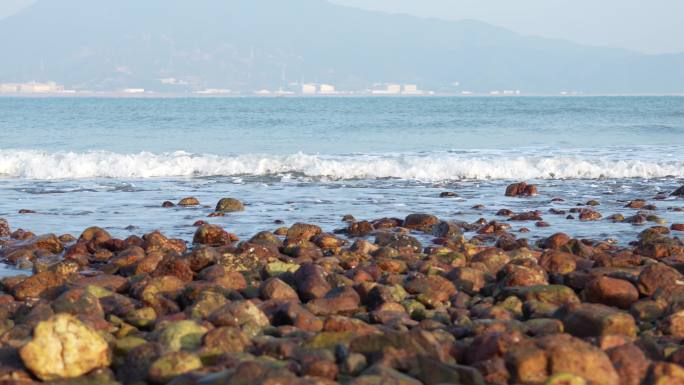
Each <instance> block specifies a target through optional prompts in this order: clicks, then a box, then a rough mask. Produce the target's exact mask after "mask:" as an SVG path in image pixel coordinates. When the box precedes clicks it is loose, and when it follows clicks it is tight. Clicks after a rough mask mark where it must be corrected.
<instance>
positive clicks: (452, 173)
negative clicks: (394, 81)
mask: <svg viewBox="0 0 684 385" xmlns="http://www.w3.org/2000/svg"><path fill="white" fill-rule="evenodd" d="M628 155H629V154H628ZM288 174H296V175H303V176H306V177H312V178H319V177H320V178H330V179H378V178H400V179H410V180H421V181H444V180H460V179H597V178H658V177H665V176H675V177H684V159H681V158H676V159H672V158H670V159H662V160H660V159H659V158H658V156H655V157H651V158H641V159H632V158H629V157H627V158H625V157H623V158H619V157H615V156H610V155H605V154H598V155H597V154H592V153H587V154H583V155H582V154H579V155H578V154H567V153H559V154H557V155H550V154H544V153H536V154H534V155H520V153H519V152H505V151H504V152H502V151H499V152H468V153H448V152H441V153H431V154H386V155H340V156H327V155H309V154H302V153H298V154H291V155H257V154H245V155H235V156H217V155H205V154H203V155H193V154H189V153H186V152H173V153H162V154H154V153H150V152H141V153H136V154H119V153H112V152H104V151H89V152H47V151H37V150H0V176H3V177H5V178H21V179H83V178H155V177H199V176H234V175H257V176H264V175H288Z"/></svg>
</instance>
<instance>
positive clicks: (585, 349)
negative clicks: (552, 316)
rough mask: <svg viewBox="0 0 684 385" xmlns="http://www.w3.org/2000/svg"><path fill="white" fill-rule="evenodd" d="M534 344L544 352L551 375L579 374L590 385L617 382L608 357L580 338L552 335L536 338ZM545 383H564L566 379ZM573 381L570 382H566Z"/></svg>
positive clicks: (615, 383) (608, 384)
mask: <svg viewBox="0 0 684 385" xmlns="http://www.w3.org/2000/svg"><path fill="white" fill-rule="evenodd" d="M537 345H538V346H539V347H540V348H542V349H543V350H545V351H546V352H547V354H548V357H549V366H548V369H549V371H550V374H551V375H553V376H556V375H561V374H566V373H567V374H572V375H575V376H579V377H582V378H584V379H586V380H588V381H589V383H590V384H592V385H619V384H620V377H619V376H618V374H617V372H616V371H615V368H614V367H613V365H612V363H611V362H610V359H609V358H608V356H607V355H606V354H605V353H604V352H603V351H601V350H600V349H598V348H596V347H594V346H592V345H590V344H588V343H586V342H584V341H582V340H580V339H577V338H572V337H571V336H569V335H567V334H556V335H551V336H548V337H543V338H541V339H539V340H538V341H537ZM552 378H554V377H552ZM547 383H551V384H554V385H556V384H558V385H560V384H567V382H547ZM574 383H577V382H574ZM574 383H573V382H570V384H574Z"/></svg>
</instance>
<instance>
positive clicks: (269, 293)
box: [259, 278, 299, 301]
mask: <svg viewBox="0 0 684 385" xmlns="http://www.w3.org/2000/svg"><path fill="white" fill-rule="evenodd" d="M259 294H260V296H261V298H263V299H265V300H269V299H275V300H295V301H299V295H298V294H297V291H296V290H295V289H293V288H292V286H290V285H288V284H287V283H285V282H283V281H282V280H281V279H279V278H269V279H267V280H266V281H264V283H262V284H261V287H260V288H259Z"/></svg>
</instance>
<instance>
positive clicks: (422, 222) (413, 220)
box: [404, 214, 439, 233]
mask: <svg viewBox="0 0 684 385" xmlns="http://www.w3.org/2000/svg"><path fill="white" fill-rule="evenodd" d="M438 223H439V219H438V218H437V217H436V216H434V215H430V214H410V215H409V216H407V217H406V219H404V227H406V228H407V229H411V230H419V231H423V232H426V233H431V232H432V227H433V226H435V225H436V224H438Z"/></svg>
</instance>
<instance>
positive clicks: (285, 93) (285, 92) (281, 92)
mask: <svg viewBox="0 0 684 385" xmlns="http://www.w3.org/2000/svg"><path fill="white" fill-rule="evenodd" d="M274 94H275V95H276V96H292V95H294V92H292V91H288V90H284V89H282V88H279V89H278V91H276V92H275V93H274Z"/></svg>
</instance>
